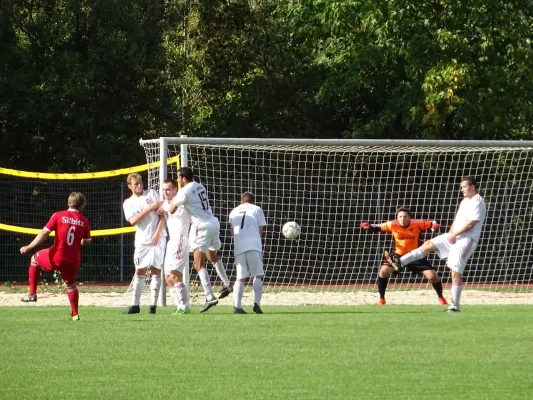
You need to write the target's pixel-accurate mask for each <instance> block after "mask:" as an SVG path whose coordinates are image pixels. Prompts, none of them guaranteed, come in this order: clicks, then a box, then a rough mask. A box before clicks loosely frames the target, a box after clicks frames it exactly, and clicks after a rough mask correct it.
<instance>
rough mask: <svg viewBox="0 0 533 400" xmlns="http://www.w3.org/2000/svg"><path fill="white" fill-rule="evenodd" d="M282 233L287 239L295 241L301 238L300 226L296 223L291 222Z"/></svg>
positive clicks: (284, 226)
mask: <svg viewBox="0 0 533 400" xmlns="http://www.w3.org/2000/svg"><path fill="white" fill-rule="evenodd" d="M281 233H283V236H285V238H286V239H289V240H294V239H298V238H299V237H300V225H298V224H297V223H296V222H294V221H289V222H287V223H286V224H285V225H283V228H282V229H281Z"/></svg>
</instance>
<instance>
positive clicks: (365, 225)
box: [361, 222, 370, 231]
mask: <svg viewBox="0 0 533 400" xmlns="http://www.w3.org/2000/svg"><path fill="white" fill-rule="evenodd" d="M361 229H364V230H365V231H368V230H369V229H370V224H369V223H368V222H361Z"/></svg>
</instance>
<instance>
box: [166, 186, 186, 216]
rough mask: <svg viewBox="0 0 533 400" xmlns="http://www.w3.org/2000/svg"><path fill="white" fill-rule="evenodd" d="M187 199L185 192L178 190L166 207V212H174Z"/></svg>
mask: <svg viewBox="0 0 533 400" xmlns="http://www.w3.org/2000/svg"><path fill="white" fill-rule="evenodd" d="M186 201H187V196H186V195H185V192H184V191H183V190H181V189H180V190H178V193H177V194H176V196H174V198H173V199H172V201H171V202H170V207H169V209H168V212H169V213H171V214H174V213H175V212H176V210H177V209H178V207H179V206H183V205H184V204H185V202H186Z"/></svg>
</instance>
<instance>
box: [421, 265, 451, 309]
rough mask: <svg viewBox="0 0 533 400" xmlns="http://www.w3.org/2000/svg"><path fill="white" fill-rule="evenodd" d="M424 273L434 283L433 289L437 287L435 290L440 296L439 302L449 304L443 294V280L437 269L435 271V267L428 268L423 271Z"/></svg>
mask: <svg viewBox="0 0 533 400" xmlns="http://www.w3.org/2000/svg"><path fill="white" fill-rule="evenodd" d="M422 273H423V274H424V276H425V277H426V278H428V279H429V281H430V282H431V284H432V285H433V289H435V292H437V296H438V297H439V303H440V304H442V305H443V306H445V305H447V304H448V302H447V301H446V299H445V298H444V295H443V294H442V281H441V279H440V277H439V274H437V271H435V270H434V269H428V270H426V271H423V272H422Z"/></svg>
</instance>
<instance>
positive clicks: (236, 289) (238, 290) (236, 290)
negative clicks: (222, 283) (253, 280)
mask: <svg viewBox="0 0 533 400" xmlns="http://www.w3.org/2000/svg"><path fill="white" fill-rule="evenodd" d="M242 296H244V282H241V281H235V284H234V285H233V298H234V299H235V307H236V308H242Z"/></svg>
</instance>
